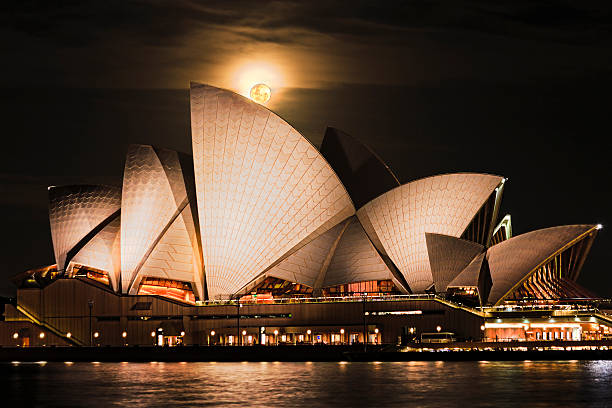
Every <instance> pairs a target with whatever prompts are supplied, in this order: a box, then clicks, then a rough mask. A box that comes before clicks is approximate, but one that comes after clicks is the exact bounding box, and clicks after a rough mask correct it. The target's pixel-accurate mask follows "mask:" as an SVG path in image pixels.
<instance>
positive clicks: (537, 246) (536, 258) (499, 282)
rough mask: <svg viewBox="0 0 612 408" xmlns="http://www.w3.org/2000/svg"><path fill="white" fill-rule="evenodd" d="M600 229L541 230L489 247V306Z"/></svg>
mask: <svg viewBox="0 0 612 408" xmlns="http://www.w3.org/2000/svg"><path fill="white" fill-rule="evenodd" d="M600 228H601V227H600V226H599V225H592V224H577V225H565V226H558V227H550V228H543V229H539V230H535V231H530V232H527V233H525V234H521V235H517V236H515V237H512V238H510V239H508V240H506V241H502V242H500V243H499V244H496V245H494V246H492V247H490V248H489V249H488V251H487V261H488V265H489V269H490V273H491V278H492V281H493V286H492V288H491V291H490V294H489V298H488V303H490V304H494V305H498V304H499V303H501V302H502V301H503V300H504V298H506V297H507V296H508V295H509V294H511V293H512V292H513V291H514V290H515V289H517V288H518V287H519V286H520V285H521V284H522V283H523V282H525V281H526V280H527V279H528V278H529V277H530V276H531V275H532V274H533V273H534V272H535V271H537V270H538V269H539V268H540V267H541V266H543V265H545V264H546V263H547V262H549V261H550V260H551V259H553V258H554V257H555V256H556V255H558V254H560V253H562V252H563V251H565V250H567V249H569V248H571V247H572V246H573V245H575V244H577V243H578V242H580V241H582V240H583V239H585V238H588V237H591V238H594V237H595V234H596V233H597V230H599V229H600ZM587 255H588V251H585V253H584V254H583V255H582V257H583V260H582V262H583V261H584V258H586V256H587ZM582 262H581V263H580V265H579V266H580V267H581V266H582ZM579 272H580V271H579V270H578V271H577V273H576V274H575V277H574V279H575V278H577V277H578V273H579Z"/></svg>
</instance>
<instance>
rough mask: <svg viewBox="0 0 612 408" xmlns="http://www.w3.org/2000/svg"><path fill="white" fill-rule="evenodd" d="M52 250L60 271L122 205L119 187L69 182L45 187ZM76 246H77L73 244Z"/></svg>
mask: <svg viewBox="0 0 612 408" xmlns="http://www.w3.org/2000/svg"><path fill="white" fill-rule="evenodd" d="M47 190H48V195H49V223H50V227H51V239H52V243H53V251H54V254H55V260H56V263H57V265H58V270H59V271H64V270H65V269H66V267H67V266H68V264H69V262H70V258H71V257H72V256H74V255H75V253H76V252H75V251H78V250H79V249H80V248H81V247H83V246H84V245H85V244H87V242H88V241H89V240H90V239H91V238H93V236H94V235H95V233H96V232H97V230H98V228H99V227H100V226H101V225H102V227H103V226H104V225H106V224H105V223H108V222H107V221H109V219H110V220H112V219H113V218H114V215H116V214H118V213H119V211H120V209H121V193H122V191H121V187H118V186H113V185H102V184H100V185H98V184H69V185H62V186H49V187H47ZM77 246H78V248H76V247H77Z"/></svg>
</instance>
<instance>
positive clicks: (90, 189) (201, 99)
mask: <svg viewBox="0 0 612 408" xmlns="http://www.w3.org/2000/svg"><path fill="white" fill-rule="evenodd" d="M190 103H191V131H192V146H193V157H192V156H189V155H185V154H182V153H178V152H176V151H172V150H168V149H164V148H158V147H153V146H148V145H132V146H130V147H129V149H128V152H127V157H126V160H125V168H124V172H123V182H122V185H121V186H103V185H71V186H51V187H49V192H48V193H49V221H50V227H51V236H52V240H53V250H54V254H55V259H54V262H53V264H51V265H49V266H46V267H42V268H39V269H35V270H30V271H26V272H23V273H20V274H18V275H16V276H14V277H13V278H12V279H13V282H14V283H15V285H16V286H17V287H18V292H17V298H16V301H15V302H14V304H9V305H6V308H5V311H4V319H3V321H2V322H0V344H1V345H13V346H15V345H19V346H35V345H90V344H91V345H120V346H121V345H176V344H194V345H196V344H197V345H212V344H214V345H235V344H249V345H250V344H316V343H326V344H339V343H342V344H348V343H363V342H368V343H378V344H396V343H399V342H411V341H414V340H419V339H421V337H422V336H423V335H430V334H433V335H435V334H438V335H440V336H448V337H452V338H455V339H458V340H465V341H469V340H473V341H480V340H486V339H512V340H516V341H529V340H540V341H548V340H563V341H581V340H590V339H601V338H606V336H609V335H610V333H612V318H611V317H610V316H609V315H607V314H606V313H605V312H603V311H601V310H600V309H598V308H597V307H596V304H597V297H596V296H595V295H594V294H592V293H591V292H590V291H588V290H587V289H585V288H583V287H581V286H580V285H578V284H577V283H576V280H577V278H578V276H579V274H580V272H581V269H582V266H583V264H584V262H585V258H586V257H587V255H588V253H589V250H590V248H591V245H592V243H593V241H594V239H595V237H596V235H597V233H598V230H599V228H600V226H598V225H590V224H584V225H566V226H559V227H553V228H546V229H541V230H536V231H532V232H528V233H525V234H521V235H518V236H513V234H512V223H511V218H510V216H509V215H506V216H503V217H502V214H500V213H499V211H500V203H501V200H502V194H503V191H504V185H505V182H506V179H505V178H504V177H502V176H497V175H490V174H477V173H456V174H442V175H436V176H432V177H427V178H423V179H419V180H413V181H410V182H408V183H406V184H401V183H400V182H399V181H398V178H397V177H396V176H395V175H394V174H393V172H392V171H391V170H390V169H389V167H388V166H387V165H385V163H384V162H383V161H382V160H381V159H380V158H379V157H378V156H377V155H376V154H375V153H373V152H372V151H371V150H370V149H369V148H368V147H367V146H365V145H364V144H362V143H360V142H359V141H357V140H356V139H354V138H353V137H351V136H349V135H347V134H346V133H344V132H342V131H340V130H337V129H333V128H328V129H327V130H326V133H325V136H324V139H323V142H322V145H321V147H320V149H317V148H316V147H314V146H313V145H312V144H311V143H310V142H309V141H308V140H307V139H306V138H305V137H303V136H302V135H301V134H300V133H299V132H298V131H296V130H295V129H294V128H292V127H291V126H290V125H289V124H288V123H287V122H285V121H284V120H283V119H281V118H280V117H279V116H277V115H276V114H274V113H273V112H271V111H269V110H268V109H266V108H265V107H263V106H262V105H260V104H257V103H255V102H252V101H250V100H248V99H246V98H243V97H242V96H239V95H237V94H235V93H233V92H230V91H227V90H223V89H219V88H215V87H212V86H208V85H204V84H199V83H192V84H191V89H190ZM434 337H435V336H434Z"/></svg>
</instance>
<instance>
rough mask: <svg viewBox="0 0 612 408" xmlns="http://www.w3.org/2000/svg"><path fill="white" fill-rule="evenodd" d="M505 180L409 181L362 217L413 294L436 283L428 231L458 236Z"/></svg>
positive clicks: (471, 176) (468, 176) (451, 177)
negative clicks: (428, 247)
mask: <svg viewBox="0 0 612 408" xmlns="http://www.w3.org/2000/svg"><path fill="white" fill-rule="evenodd" d="M502 180H503V178H502V177H500V176H493V175H488V174H475V173H458V174H444V175H439V176H433V177H427V178H424V179H420V180H416V181H413V182H411V183H408V184H404V185H402V186H400V187H397V188H395V189H393V190H391V191H388V192H386V193H385V194H382V195H381V196H379V197H377V198H375V199H374V200H372V201H370V202H369V203H367V204H366V205H364V206H363V207H362V208H360V209H359V211H358V212H357V216H358V217H359V220H360V221H361V223H362V225H363V226H364V228H365V230H366V232H367V233H368V235H369V236H370V239H371V240H372V242H373V243H374V244H375V245H377V247H378V249H379V250H380V251H381V252H383V253H386V254H387V255H388V256H389V258H391V260H392V261H393V262H394V264H395V265H396V266H397V268H398V269H399V270H400V272H401V273H402V274H403V275H404V278H405V279H406V281H407V283H408V285H409V286H410V289H411V290H412V291H413V292H422V291H424V290H426V289H427V288H429V287H430V286H431V285H432V284H433V277H432V273H431V266H430V262H429V257H428V254H427V244H426V241H425V233H426V232H430V233H436V234H444V235H449V236H452V237H457V238H459V237H460V236H461V234H462V233H463V231H464V230H465V229H466V227H467V226H468V225H469V223H470V221H471V220H472V219H473V218H474V216H475V215H476V213H477V212H478V210H479V209H480V208H481V207H482V206H483V204H484V203H485V202H486V200H487V199H488V198H489V196H490V195H491V194H493V193H494V191H495V189H496V188H497V187H498V186H499V185H500V183H502Z"/></svg>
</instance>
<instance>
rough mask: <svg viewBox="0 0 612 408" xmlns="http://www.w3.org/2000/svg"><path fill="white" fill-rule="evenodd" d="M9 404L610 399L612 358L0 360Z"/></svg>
mask: <svg viewBox="0 0 612 408" xmlns="http://www.w3.org/2000/svg"><path fill="white" fill-rule="evenodd" d="M0 374H1V375H0V378H1V381H2V388H3V390H2V394H1V395H2V406H5V407H14V406H41V407H58V406H61V407H84V406H87V407H92V406H93V407H98V406H100V407H101V406H105V407H106V406H153V407H169V406H172V407H181V406H217V405H218V406H242V407H245V406H249V407H251V406H257V407H259V406H261V407H292V406H300V407H327V406H331V407H356V406H367V407H382V406H389V407H405V406H418V407H442V406H463V407H474V406H482V407H517V406H529V407H549V406H556V407H559V406H561V407H574V406H585V407H586V406H588V407H611V406H612V361H532V362H530V361H525V362H493V361H490V362H488V361H475V362H442V361H434V362H396V363H388V362H384V363H380V362H363V363H362V362H339V363H338V362H336V363H327V362H326V363H323V362H302V363H287V362H282V363H281V362H276V363H275V362H268V363H265V362H264V363H251V362H250V363H247V362H244V363H161V362H158V363H155V362H152V363H95V362H94V363H84V362H81V363H70V362H65V363H55V362H53V363H52V362H37V363H24V362H12V363H0Z"/></svg>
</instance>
